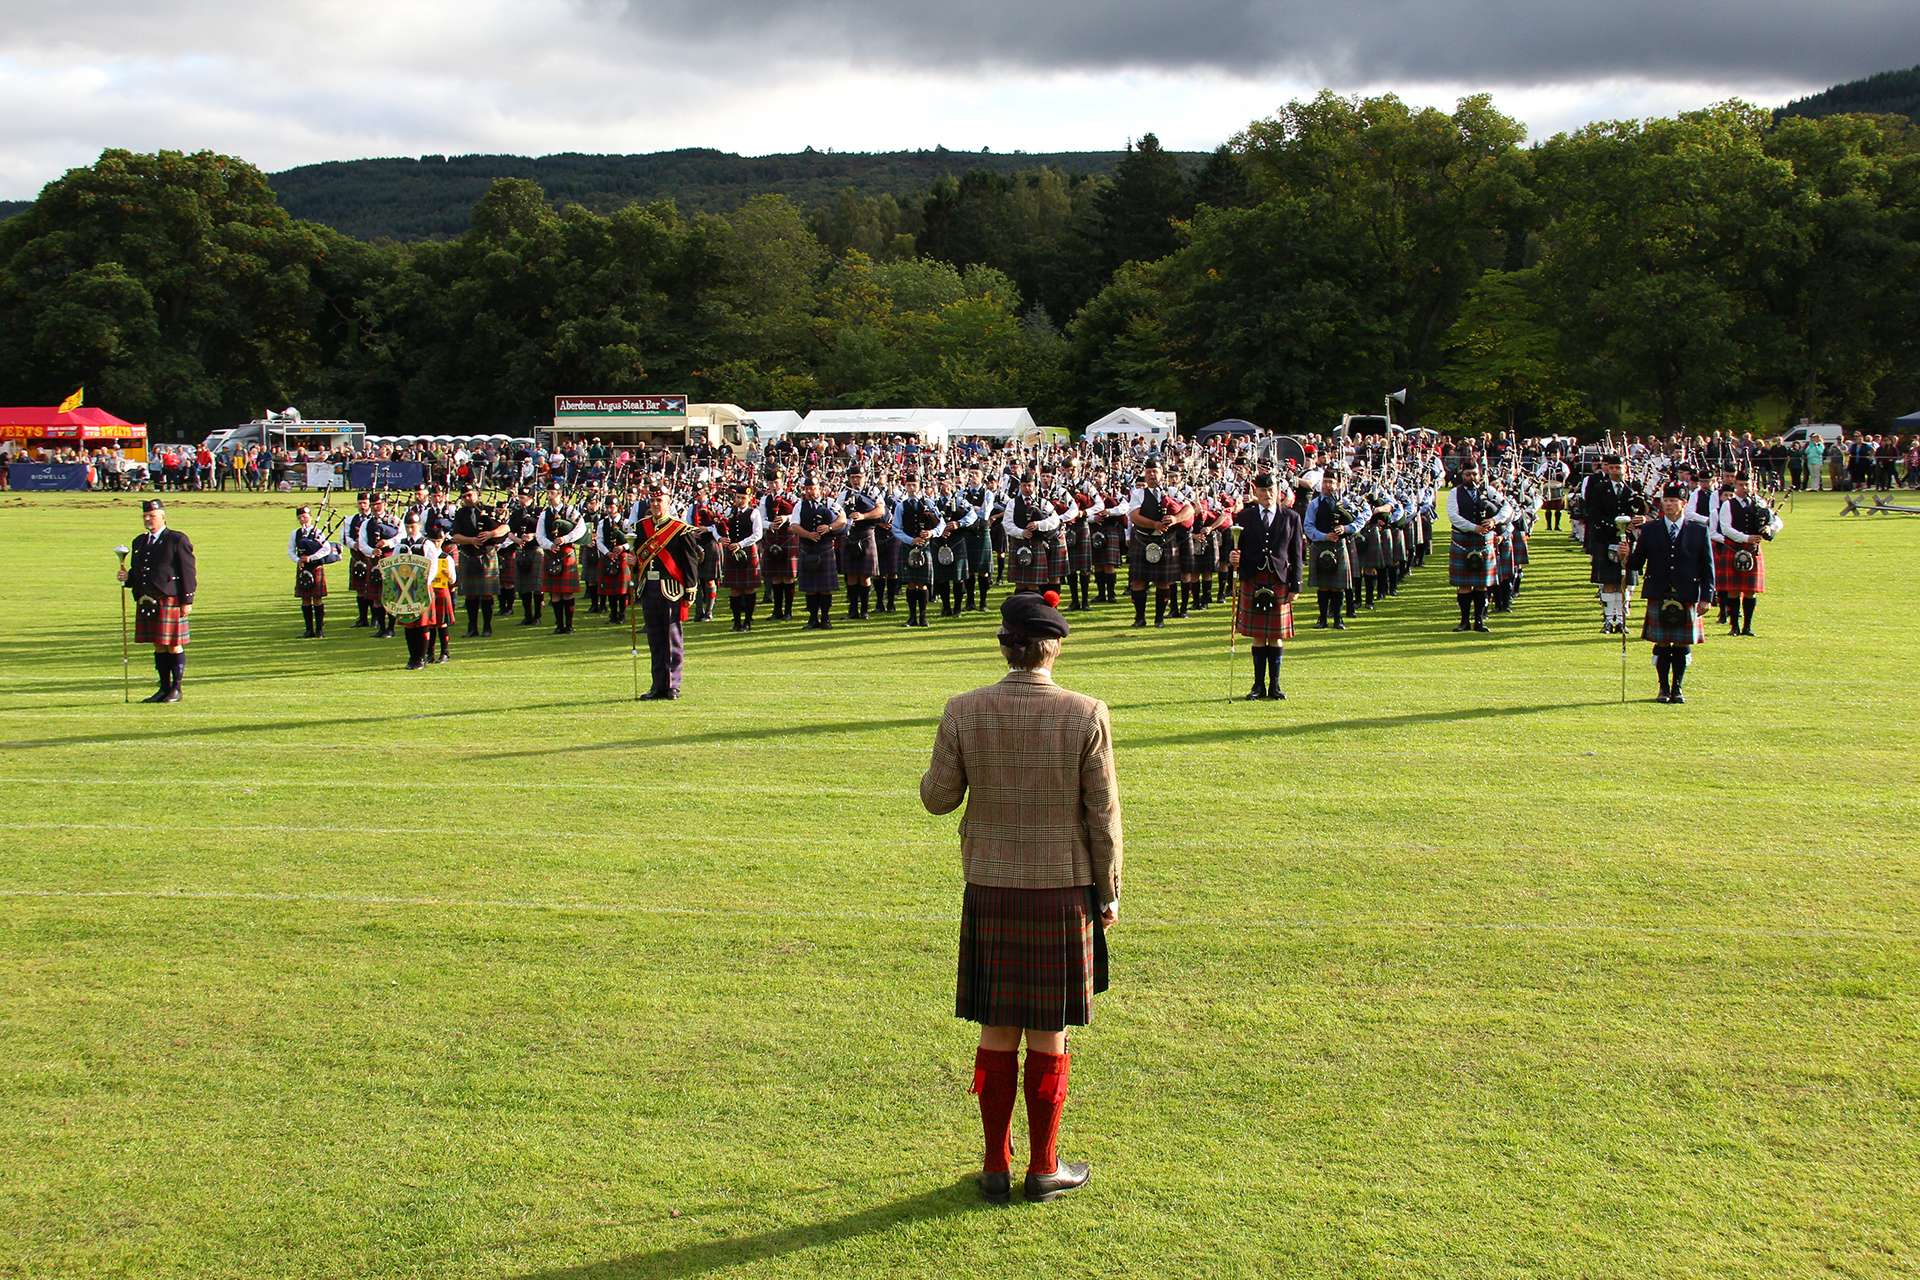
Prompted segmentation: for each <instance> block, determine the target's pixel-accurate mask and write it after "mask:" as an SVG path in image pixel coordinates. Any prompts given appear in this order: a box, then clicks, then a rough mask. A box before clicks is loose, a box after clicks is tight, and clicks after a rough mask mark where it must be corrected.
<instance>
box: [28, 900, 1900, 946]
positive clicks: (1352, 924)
mask: <svg viewBox="0 0 1920 1280" xmlns="http://www.w3.org/2000/svg"><path fill="white" fill-rule="evenodd" d="M0 898H16V899H44V900H55V901H79V900H86V899H136V898H137V899H147V900H152V901H165V900H167V899H179V900H181V901H187V902H270V903H302V902H306V903H317V904H326V905H332V906H347V907H425V908H431V909H434V910H449V909H451V910H462V911H502V910H508V911H556V912H568V911H571V912H579V913H584V914H589V915H646V916H729V917H732V916H752V917H756V918H758V917H766V916H770V915H777V916H779V917H780V918H781V919H785V920H822V921H834V922H840V923H847V924H925V923H927V922H928V919H929V917H928V916H927V915H926V914H924V913H921V914H911V915H908V914H893V913H889V912H883V911H796V910H793V909H792V908H790V907H785V906H781V907H767V906H738V907H725V906H698V907H685V906H664V905H659V904H649V903H641V902H595V901H591V900H587V899H574V898H556V899H542V898H438V897H432V896H426V895H418V896H415V895H400V894H360V893H295V892H274V891H268V890H249V889H8V888H0ZM939 918H940V919H942V920H946V921H947V922H948V923H951V922H952V921H953V920H956V919H958V912H953V911H947V912H943V913H942V914H941V916H940V917H939ZM1125 927H1126V928H1129V929H1233V930H1247V929H1260V930H1274V929H1286V930H1293V931H1296V932H1327V933H1337V932H1355V933H1358V932H1365V931H1368V930H1378V931H1384V932H1406V933H1470V932H1471V933H1544V934H1555V933H1558V934H1576V933H1599V934H1623V935H1654V936H1661V935H1679V936H1693V935H1705V936H1712V937H1723V936H1724V937H1742V938H1836V939H1849V940H1854V939H1881V938H1888V939H1899V940H1905V939H1909V938H1914V937H1920V934H1916V933H1915V932H1914V931H1912V930H1906V929H1849V928H1812V927H1808V928H1799V929H1769V928H1763V927H1760V926H1756V925H1712V924H1701V925H1691V924H1631V923H1614V922H1608V921H1601V920H1567V921H1552V920H1309V919H1264V920H1220V919H1196V918H1186V919H1182V918H1169V919H1160V920H1138V921H1128V922H1127V923H1126V925H1125Z"/></svg>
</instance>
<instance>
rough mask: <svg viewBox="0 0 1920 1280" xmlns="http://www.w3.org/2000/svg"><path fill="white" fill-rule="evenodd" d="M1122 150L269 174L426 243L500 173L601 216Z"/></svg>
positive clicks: (557, 160)
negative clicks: (662, 204) (649, 204)
mask: <svg viewBox="0 0 1920 1280" xmlns="http://www.w3.org/2000/svg"><path fill="white" fill-rule="evenodd" d="M1125 158H1126V152H1124V151H1073V152H1057V153H1052V154H1029V153H1026V152H989V151H948V150H947V149H946V148H944V147H941V148H936V149H935V150H932V151H887V152H874V153H862V152H845V151H812V150H808V151H802V152H799V153H798V154H794V155H778V156H739V155H734V154H732V153H730V152H725V151H713V150H707V149H690V150H685V151H661V152H656V153H654V154H651V155H630V156H592V155H579V154H572V153H568V154H562V155H551V156H540V157H538V158H529V157H526V156H422V157H421V158H419V159H418V160H410V159H387V160H338V161H331V162H329V163H326V164H310V165H302V166H301V167H299V168H297V169H288V170H286V171H284V172H282V173H276V174H273V175H271V181H272V183H273V187H274V190H275V191H276V192H278V193H279V195H280V202H281V203H282V204H283V205H285V206H286V208H287V211H288V212H289V213H291V214H293V215H294V216H295V217H296V218H306V219H310V220H312V221H314V222H320V223H325V224H326V225H328V226H330V227H334V228H336V229H338V230H340V231H344V232H346V233H347V234H348V235H351V236H355V237H358V238H360V239H363V240H371V239H377V238H379V237H383V236H384V237H391V238H393V239H396V240H424V239H432V238H437V237H443V236H456V235H459V234H460V233H461V232H463V231H465V230H466V229H467V223H468V217H469V215H470V214H471V212H472V210H473V205H474V202H475V201H477V200H479V198H480V197H481V196H482V195H483V194H485V192H486V190H487V186H488V184H489V183H491V182H493V181H494V179H496V178H530V179H532V180H533V181H535V182H537V183H539V184H540V188H541V190H543V191H545V192H546V193H547V198H548V199H549V200H551V201H552V202H553V203H554V204H555V205H565V204H580V205H584V206H586V207H587V208H589V209H592V210H593V211H595V212H596V213H611V212H612V211H613V210H615V209H618V208H620V207H621V206H622V205H626V204H630V203H632V202H634V201H636V200H641V201H645V200H656V199H662V198H670V199H672V200H673V201H674V203H675V204H677V205H678V206H679V208H680V210H681V212H683V213H692V212H698V211H702V210H707V211H716V212H718V211H725V210H728V209H733V208H736V207H738V206H739V205H741V204H743V203H745V202H746V201H747V200H748V199H749V198H750V197H752V196H756V195H762V194H766V193H769V192H772V193H778V194H780V195H784V196H786V197H788V198H789V199H790V200H792V201H793V202H794V203H795V204H797V205H799V206H800V207H801V208H803V209H806V208H811V207H813V206H816V205H820V204H824V203H826V202H827V201H828V200H829V199H830V198H831V197H832V196H833V195H835V194H836V193H837V192H839V191H841V190H843V189H846V188H849V187H851V188H852V189H853V190H854V191H855V192H857V193H859V194H860V195H865V196H877V195H892V196H919V195H922V194H924V193H925V191H926V189H927V188H928V187H929V186H931V185H932V184H933V183H934V182H935V181H937V180H939V179H940V178H943V177H946V176H948V175H950V174H951V175H953V176H956V177H957V176H959V175H961V174H964V173H966V172H968V171H970V170H986V171H988V172H991V173H1000V174H1011V173H1015V172H1018V171H1020V170H1023V169H1038V168H1042V167H1049V168H1054V169H1058V170H1060V171H1062V172H1064V173H1068V174H1085V175H1094V174H1110V173H1112V172H1113V170H1114V168H1115V166H1117V165H1118V164H1119V163H1120V162H1121V161H1122V160H1123V159H1125ZM1179 158H1180V160H1181V162H1182V165H1183V167H1184V168H1186V169H1187V170H1188V171H1189V172H1191V171H1192V170H1194V169H1197V168H1198V167H1199V165H1200V163H1201V161H1202V160H1204V159H1205V157H1204V156H1203V155H1200V154H1197V153H1196V154H1188V155H1181V156H1180V157H1179Z"/></svg>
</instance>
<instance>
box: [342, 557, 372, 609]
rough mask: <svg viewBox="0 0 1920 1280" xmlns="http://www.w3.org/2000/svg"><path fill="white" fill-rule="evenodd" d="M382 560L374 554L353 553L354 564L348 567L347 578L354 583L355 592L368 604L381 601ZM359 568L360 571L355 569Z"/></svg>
mask: <svg viewBox="0 0 1920 1280" xmlns="http://www.w3.org/2000/svg"><path fill="white" fill-rule="evenodd" d="M379 565H380V562H379V561H378V560H376V559H375V558H374V557H372V556H368V555H362V554H361V553H360V552H358V551H356V552H354V553H353V564H352V565H350V566H348V568H347V579H348V581H350V582H352V583H353V593H354V595H356V596H358V597H359V598H360V599H362V600H364V601H366V602H367V603H368V604H379V603H380V568H379ZM355 568H358V569H359V571H360V572H359V573H357V574H356V573H355V572H354V569H355Z"/></svg>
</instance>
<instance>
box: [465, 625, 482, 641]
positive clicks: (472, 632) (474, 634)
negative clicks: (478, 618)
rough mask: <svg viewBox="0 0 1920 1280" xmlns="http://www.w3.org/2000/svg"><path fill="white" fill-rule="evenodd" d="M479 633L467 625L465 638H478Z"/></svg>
mask: <svg viewBox="0 0 1920 1280" xmlns="http://www.w3.org/2000/svg"><path fill="white" fill-rule="evenodd" d="M479 635H480V632H479V631H478V630H476V629H475V628H473V627H468V628H467V639H469V640H474V639H478V638H479Z"/></svg>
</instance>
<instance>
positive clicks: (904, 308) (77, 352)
mask: <svg viewBox="0 0 1920 1280" xmlns="http://www.w3.org/2000/svg"><path fill="white" fill-rule="evenodd" d="M1916 265H1920V130H1916V128H1915V126H1914V125H1913V123H1912V122H1911V121H1907V120H1904V119H1901V118H1897V117H1891V116H1867V115H1853V114H1841V115H1830V116H1825V117H1821V118H1807V117H1798V116H1783V117H1781V118H1779V119H1777V120H1776V119H1775V118H1774V116H1773V115H1772V113H1770V112H1767V111H1765V110H1762V109H1759V108H1755V107H1751V106H1747V105H1745V104H1741V103H1727V104H1722V105H1718V106H1714V107H1710V108H1707V109H1704V110H1701V111H1696V112H1689V113H1686V114H1683V115H1680V116H1677V117H1674V118H1670V119H1653V120H1647V121H1620V122H1606V123H1599V124H1594V125H1590V126H1588V127H1586V128H1584V129H1581V130H1579V131H1577V132H1575V133H1571V134H1565V135H1560V136H1556V137H1554V138H1552V139H1550V140H1548V141H1546V142H1542V143H1538V144H1533V145H1528V144H1527V143H1526V141H1525V139H1524V133H1523V130H1522V128H1521V126H1520V125H1519V124H1518V123H1517V122H1516V121H1514V120H1512V119H1511V118H1509V117H1507V116H1505V115H1503V114H1502V113H1501V112H1499V111H1498V110H1497V109H1496V108H1495V107H1494V105H1493V103H1492V101H1491V100H1490V99H1489V98H1488V97H1486V96H1484V95H1481V96H1475V97H1470V98H1467V99H1464V100H1462V101H1461V102H1460V103H1459V104H1458V106H1457V107H1456V109H1455V110H1453V111H1451V112H1446V111H1440V110H1436V109H1414V108H1411V107H1409V106H1407V105H1406V104H1404V103H1402V102H1401V101H1400V100H1399V99H1397V98H1395V97H1393V96H1391V95H1387V96H1381V97H1371V98H1361V97H1340V96H1336V95H1334V94H1331V93H1323V94H1321V95H1320V96H1318V97H1316V98H1314V99H1311V100H1307V101H1296V102H1293V103H1290V104H1288V105H1287V106H1286V107H1285V108H1283V109H1282V110H1281V111H1279V112H1277V113H1276V114H1275V115H1273V116H1272V117H1270V118H1266V119H1262V120H1257V121H1254V122H1252V123H1251V124H1249V125H1248V127H1247V128H1246V129H1245V130H1244V131H1242V132H1241V133H1240V134H1239V135H1237V136H1236V137H1235V138H1234V139H1232V141H1231V142H1230V143H1228V144H1226V145H1224V146H1222V147H1221V148H1219V149H1218V150H1217V151H1215V152H1214V153H1213V154H1211V155H1209V156H1207V157H1206V158H1205V160H1204V163H1202V164H1200V165H1199V166H1198V167H1197V168H1196V167H1195V166H1193V165H1191V164H1188V163H1183V162H1182V160H1181V159H1180V158H1179V157H1177V156H1174V155H1172V154H1170V153H1168V152H1166V151H1165V150H1163V149H1162V148H1161V147H1160V146H1159V144H1158V142H1157V140H1156V139H1155V138H1154V137H1153V135H1151V134H1149V135H1146V136H1145V137H1143V138H1142V139H1141V140H1140V141H1139V142H1138V143H1136V144H1134V145H1132V146H1130V147H1129V148H1128V150H1127V152H1126V153H1125V154H1124V155H1123V156H1122V158H1121V159H1120V161H1119V163H1118V164H1117V165H1115V166H1114V169H1113V171H1112V173H1111V174H1110V175H1092V176H1089V175H1084V174H1079V175H1076V174H1068V173H1065V172H1062V171H1061V170H1059V169H1056V168H1052V167H1048V166H1040V167H1036V168H1033V169H1030V170H1025V171H1020V172H1015V173H995V172H988V171H975V172H969V173H965V174H963V175H960V176H957V177H948V178H942V179H941V180H939V181H937V182H935V183H934V184H933V185H932V186H931V187H930V188H928V189H927V190H926V191H925V192H924V193H923V194H921V195H920V196H918V197H907V198H901V197H896V196H894V195H892V194H889V193H880V194H862V193H859V192H856V191H851V190H846V191H842V192H840V193H839V194H838V195H836V196H835V197H833V198H831V199H827V200H824V201H821V202H819V203H817V204H815V205H813V206H811V207H803V206H802V205H800V204H798V203H796V202H795V201H793V200H791V199H789V198H787V197H785V196H783V195H779V194H767V195H762V196H758V197H755V198H753V199H750V200H748V201H746V202H745V203H744V204H741V205H739V206H738V207H737V208H734V209H731V210H728V211H725V212H689V211H686V210H683V209H681V208H679V207H678V206H676V205H675V204H674V203H673V202H671V201H665V200H656V201H651V202H646V203H634V204H629V205H626V206H625V207H622V208H619V209H617V210H614V211H611V212H606V213H601V212H594V211H592V210H589V209H586V208H584V207H582V206H580V205H578V204H566V205H563V206H561V207H559V208H556V207H554V205H553V203H552V202H551V201H550V200H549V198H548V196H547V193H545V192H544V191H543V190H542V189H541V188H540V187H539V186H538V185H537V184H536V183H534V182H532V181H530V180H526V179H502V180H498V181H495V182H493V183H492V184H491V185H490V186H489V187H488V188H487V189H486V191H485V192H484V194H482V195H481V197H480V198H479V199H478V200H477V201H476V202H475V203H474V205H473V207H472V211H471V215H470V218H469V222H468V226H467V229H466V230H465V231H464V232H463V233H461V234H460V235H458V236H454V237H451V238H449V239H446V240H441V241H431V242H423V243H413V244H397V243H392V242H387V241H378V242H370V241H365V240H360V239H356V238H353V237H350V236H347V235H345V234H343V233H341V232H339V231H335V230H332V229H330V228H328V227H325V226H322V225H319V224H317V223H313V222H307V221H302V220H299V219H296V218H293V217H292V216H290V215H289V214H288V213H287V212H286V210H285V209H284V208H283V207H282V205H281V204H280V202H279V201H278V199H277V198H276V194H275V192H274V191H273V189H272V188H271V186H270V184H269V183H268V180H267V179H266V177H265V176H264V175H263V174H262V173H261V172H260V171H259V170H257V169H255V168H254V167H252V166H251V165H248V164H246V163H244V162H243V161H240V160H236V159H233V158H231V157H226V156H220V155H214V154H211V153H199V154H194V155H184V154H180V153H177V152H161V153H159V154H156V155H141V154H134V153H130V152H126V151H108V152H105V153H103V154H102V155H101V157H100V159H99V160H98V161H97V162H96V163H95V164H93V165H91V166H89V167H87V168H84V169H76V170H73V171H71V172H69V173H68V174H66V175H65V176H63V177H62V178H60V179H59V180H57V181H55V182H53V183H51V184H50V185H48V186H47V187H46V188H45V190H43V191H42V193H41V195H40V197H39V198H38V199H37V200H36V201H35V202H34V203H33V205H32V206H31V207H30V208H29V209H28V210H27V211H26V212H25V213H23V214H21V215H19V216H17V217H14V218H11V219H9V220H7V221H5V222H4V223H0V317H3V318H4V323H3V324H0V400H8V401H10V402H13V403H49V402H51V401H52V400H57V399H58V398H60V397H61V396H63V395H65V393H66V392H67V391H69V390H71V389H72V388H73V387H74V386H75V385H80V384H85V385H86V387H87V388H88V398H89V401H90V402H92V403H96V404H101V405H104V406H106V407H108V408H110V409H112V410H114V411H115V412H117V413H120V414H121V415H122V416H125V417H129V418H133V419H136V420H141V419H144V420H147V421H149V422H150V423H152V424H153V425H154V427H155V429H156V435H157V436H158V437H159V438H182V437H190V436H191V437H197V436H198V435H199V434H201V433H203V432H204V431H205V430H208V429H210V428H212V427H216V426H222V425H228V424H230V423H232V422H234V421H240V420H244V419H246V418H251V417H253V416H256V415H257V414H258V413H259V412H260V411H261V410H262V409H264V408H266V407H267V406H269V405H273V406H280V405H285V404H289V403H292V404H297V405H299V406H300V408H301V409H302V411H303V412H305V413H307V414H308V415H309V416H328V417H335V416H338V417H353V418H358V419H360V420H363V421H366V422H368V423H369V424H371V425H373V426H375V428H376V429H378V430H382V431H391V432H403V431H404V432H433V431H453V430H456V429H457V430H468V431H471V430H482V429H485V430H501V431H509V432H519V431H522V430H524V429H525V428H526V427H527V426H528V425H529V424H531V423H536V422H543V421H546V420H547V417H548V411H549V410H550V407H551V397H552V396H553V395H554V394H555V393H556V392H566V391H582V392H584V391H684V392H686V393H687V394H689V395H691V396H692V397H693V398H694V399H696V400H717V401H727V402H732V403H737V404H742V405H746V406H749V407H753V408H767V407H782V408H784V407H794V408H800V409H805V408H810V407H819V406H844V407H861V406H872V405H881V404H947V405H961V406H980V405H996V404H1021V405H1027V406H1029V407H1031V408H1032V409H1033V410H1034V412H1035V415H1036V417H1037V418H1038V419H1039V420H1041V421H1044V422H1052V423H1059V424H1065V425H1079V424H1080V423H1084V422H1087V421H1090V420H1092V419H1093V418H1095V417H1097V416H1099V415H1100V414H1103V413H1105V412H1106V411H1107V410H1109V409H1111V408H1113V407H1114V406H1115V405H1119V404H1135V405H1150V406H1154V407H1158V408H1161V409H1173V410H1176V411H1178V412H1179V413H1180V415H1181V419H1182V421H1183V422H1184V423H1189V424H1193V425H1199V424H1201V423H1205V422H1207V421H1211V420H1212V419H1214V418H1217V417H1223V416H1239V417H1246V418H1250V419H1252V420H1253V421H1255V422H1257V423H1259V424H1261V425H1263V426H1267V427H1270V428H1274V429H1277V430H1283V431H1307V430H1324V429H1326V428H1327V427H1328V426H1329V425H1330V424H1332V423H1333V422H1335V421H1337V419H1338V416H1339V414H1340V413H1341V412H1343V411H1351V410H1370V409H1372V408H1373V407H1374V406H1376V405H1377V404H1378V403H1379V401H1380V397H1381V395H1382V394H1383V393H1384V392H1386V391H1388V390H1392V389H1395V388H1398V387H1400V386H1406V387H1408V388H1409V389H1410V395H1409V405H1408V409H1409V414H1410V417H1411V418H1412V420H1415V421H1418V422H1421V423H1423V424H1425V425H1429V426H1435V427H1439V428H1442V429H1472V430H1483V429H1500V428H1520V429H1528V430H1555V431H1566V432H1573V433H1590V432H1593V431H1597V430H1600V429H1604V428H1638V427H1646V428H1649V429H1652V428H1658V429H1661V430H1663V431H1671V430H1674V429H1678V428H1681V427H1686V428H1688V429H1707V428H1712V427H1719V426H1750V425H1760V426H1762V427H1765V426H1768V425H1772V424H1774V423H1778V422H1779V421H1782V420H1784V419H1786V418H1790V417H1793V416H1797V415H1806V416H1810V417H1813V418H1816V419H1823V420H1837V421H1842V422H1846V423H1849V424H1851V425H1860V426H1869V427H1871V426H1876V425H1879V424H1881V423H1884V422H1885V421H1886V420H1887V419H1889V418H1891V417H1893V416H1897V415H1898V414H1901V413H1904V412H1907V411H1910V410H1912V409H1914V408H1920V364H1917V363H1916V359H1915V357H1916V355H1917V354H1920V352H1917V351H1916V347H1917V346H1920V300H1916V298H1915V297H1914V291H1913V290H1912V288H1911V287H1910V281H1911V280H1912V279H1913V278H1914V268H1915V266H1916ZM1769 419H1770V421H1769Z"/></svg>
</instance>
